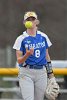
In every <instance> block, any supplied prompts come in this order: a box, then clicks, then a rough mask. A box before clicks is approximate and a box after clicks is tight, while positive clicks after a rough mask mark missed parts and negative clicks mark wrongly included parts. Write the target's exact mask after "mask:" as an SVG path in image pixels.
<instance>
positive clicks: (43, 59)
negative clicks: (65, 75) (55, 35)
mask: <svg viewBox="0 0 67 100" xmlns="http://www.w3.org/2000/svg"><path fill="white" fill-rule="evenodd" d="M26 21H31V22H32V27H31V28H27V30H26V31H24V32H23V34H21V35H20V36H19V37H18V38H17V39H16V41H15V44H14V46H13V48H14V49H16V56H17V61H18V63H19V74H18V77H19V85H20V89H21V94H22V98H23V100H44V95H46V97H47V98H48V99H51V100H55V98H56V97H57V95H58V91H59V87H58V84H57V83H56V81H55V77H54V75H53V71H52V65H51V60H50V56H49V53H48V48H49V47H50V46H51V45H52V43H51V42H50V40H49V38H48V36H47V35H46V34H45V33H43V32H41V31H39V30H38V27H37V26H38V24H39V20H38V16H37V14H36V13H35V12H33V11H29V12H26V13H25V15H24V21H23V24H25V23H26ZM48 78H49V81H48ZM49 83H51V84H52V83H55V85H54V87H56V88H54V87H52V86H53V85H52V86H51V84H50V86H49ZM49 87H52V91H50V89H48V88H49Z"/></svg>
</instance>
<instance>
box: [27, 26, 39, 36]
mask: <svg viewBox="0 0 67 100" xmlns="http://www.w3.org/2000/svg"><path fill="white" fill-rule="evenodd" d="M36 31H37V27H36V28H32V29H27V33H28V35H30V36H36Z"/></svg>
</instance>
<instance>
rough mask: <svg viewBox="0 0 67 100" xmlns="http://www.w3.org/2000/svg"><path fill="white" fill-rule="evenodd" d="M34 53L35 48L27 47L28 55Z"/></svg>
mask: <svg viewBox="0 0 67 100" xmlns="http://www.w3.org/2000/svg"><path fill="white" fill-rule="evenodd" d="M33 53H34V48H31V49H30V50H28V48H26V54H27V56H30V55H33Z"/></svg>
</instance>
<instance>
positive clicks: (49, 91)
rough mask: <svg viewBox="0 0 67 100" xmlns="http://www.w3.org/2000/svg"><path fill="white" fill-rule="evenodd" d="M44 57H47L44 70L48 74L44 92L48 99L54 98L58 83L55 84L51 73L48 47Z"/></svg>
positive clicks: (52, 99)
mask: <svg viewBox="0 0 67 100" xmlns="http://www.w3.org/2000/svg"><path fill="white" fill-rule="evenodd" d="M46 59H47V65H46V70H47V75H48V83H47V88H46V92H45V94H46V97H47V98H48V100H55V98H56V97H57V96H58V94H59V85H58V84H57V82H56V79H55V77H54V74H53V70H52V64H51V60H50V56H49V53H48V49H47V50H46Z"/></svg>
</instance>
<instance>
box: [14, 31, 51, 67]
mask: <svg viewBox="0 0 67 100" xmlns="http://www.w3.org/2000/svg"><path fill="white" fill-rule="evenodd" d="M51 45H52V43H51V42H50V40H49V38H48V36H47V35H46V34H45V33H43V32H40V31H37V33H36V36H35V37H32V36H29V35H28V34H27V33H26V31H25V32H23V34H22V35H20V36H19V37H18V38H17V39H16V41H15V44H14V46H13V48H14V49H16V50H20V51H22V52H23V55H25V53H26V48H28V49H31V48H34V54H33V55H31V56H29V57H28V58H27V60H26V61H25V64H28V65H45V64H46V63H47V60H46V49H47V48H48V47H50V46H51ZM21 66H22V64H21Z"/></svg>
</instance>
